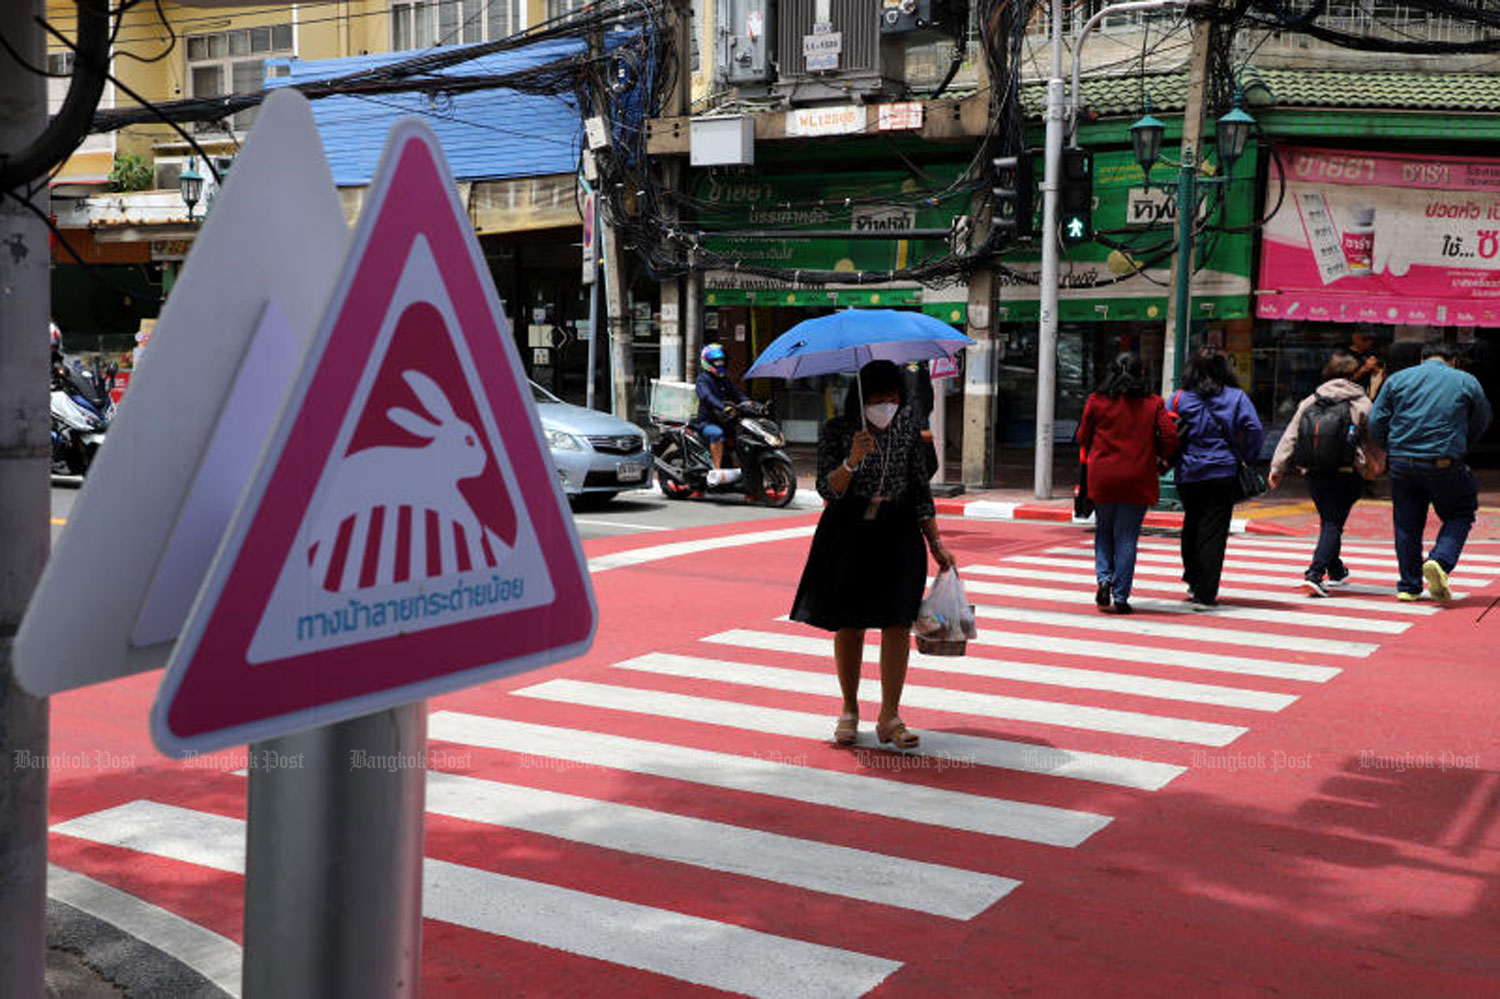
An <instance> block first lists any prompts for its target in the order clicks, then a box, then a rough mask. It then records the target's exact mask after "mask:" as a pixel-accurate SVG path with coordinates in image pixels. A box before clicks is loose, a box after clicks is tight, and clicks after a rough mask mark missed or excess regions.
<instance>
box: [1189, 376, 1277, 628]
mask: <svg viewBox="0 0 1500 999" xmlns="http://www.w3.org/2000/svg"><path fill="white" fill-rule="evenodd" d="M1168 408H1169V409H1170V410H1171V411H1172V413H1173V414H1174V415H1175V416H1176V417H1177V429H1178V433H1179V434H1180V436H1181V437H1182V440H1183V442H1184V444H1183V448H1182V452H1181V454H1180V456H1179V457H1178V460H1177V470H1176V481H1177V495H1178V496H1179V497H1181V499H1182V581H1183V582H1185V583H1187V587H1188V592H1187V598H1188V602H1189V603H1191V604H1192V605H1193V609H1194V610H1203V609H1205V608H1208V607H1212V606H1214V605H1215V604H1216V603H1218V602H1219V576H1220V574H1222V573H1223V571H1224V548H1225V546H1226V545H1227V544H1228V543H1229V522H1230V520H1231V519H1232V518H1233V516H1234V498H1235V478H1236V476H1237V474H1238V472H1239V463H1240V459H1241V458H1244V459H1246V460H1248V461H1254V460H1255V459H1256V458H1257V457H1258V456H1259V455H1260V444H1261V439H1262V438H1263V437H1264V436H1265V431H1264V429H1263V428H1262V427H1261V425H1260V418H1259V417H1257V416H1256V415H1255V407H1254V406H1253V405H1251V403H1250V397H1249V396H1247V395H1245V393H1244V392H1242V391H1240V384H1239V380H1238V379H1236V378H1235V377H1234V368H1233V367H1231V366H1230V363H1229V357H1228V355H1226V354H1225V353H1224V352H1223V351H1221V350H1215V349H1214V348H1212V347H1204V348H1203V349H1202V350H1199V351H1198V353H1196V354H1194V355H1193V357H1192V359H1191V360H1190V361H1188V365H1187V368H1186V370H1184V371H1183V373H1182V388H1181V390H1180V391H1177V392H1174V393H1173V394H1172V401H1171V404H1170V406H1169V407H1168Z"/></svg>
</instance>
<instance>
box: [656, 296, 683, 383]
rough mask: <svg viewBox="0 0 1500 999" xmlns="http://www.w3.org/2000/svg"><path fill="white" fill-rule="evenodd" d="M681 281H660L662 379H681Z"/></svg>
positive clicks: (676, 380) (675, 380)
mask: <svg viewBox="0 0 1500 999" xmlns="http://www.w3.org/2000/svg"><path fill="white" fill-rule="evenodd" d="M681 299H682V281H681V279H679V278H668V279H666V280H665V281H663V282H662V283H661V362H660V367H659V369H658V370H659V371H660V372H661V377H662V379H663V380H664V381H669V382H680V381H682V315H683V308H682V302H681Z"/></svg>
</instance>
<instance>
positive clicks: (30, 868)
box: [0, 0, 52, 999]
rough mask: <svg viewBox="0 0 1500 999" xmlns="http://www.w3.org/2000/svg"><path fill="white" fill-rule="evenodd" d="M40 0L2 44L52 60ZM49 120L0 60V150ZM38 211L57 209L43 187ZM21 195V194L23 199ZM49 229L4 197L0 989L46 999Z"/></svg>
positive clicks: (19, 8) (0, 234) (0, 232)
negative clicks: (36, 645) (36, 596)
mask: <svg viewBox="0 0 1500 999" xmlns="http://www.w3.org/2000/svg"><path fill="white" fill-rule="evenodd" d="M43 10H44V8H43V4H42V2H41V0H17V2H12V3H4V4H0V37H3V38H5V39H6V40H7V41H9V42H10V43H11V44H12V45H13V46H14V47H15V48H16V49H17V50H19V52H20V54H21V58H23V59H25V60H26V62H27V63H29V64H30V65H32V66H41V65H43V64H44V63H45V62H46V45H45V43H44V42H43V36H42V29H41V28H40V27H39V26H38V25H37V23H36V22H35V20H33V18H37V17H40V16H42V14H43ZM46 124H47V90H46V81H45V80H44V79H43V78H42V77H40V76H38V75H36V74H35V73H32V72H28V71H27V70H26V69H25V68H23V67H22V66H20V65H18V64H17V62H16V60H15V59H13V58H11V57H9V56H0V152H16V151H20V150H21V149H24V148H25V147H26V146H27V145H28V144H29V143H30V142H31V140H32V139H34V138H36V136H37V135H39V134H41V131H42V129H43V128H45V127H46ZM38 188H39V190H38V192H37V193H36V194H35V195H33V196H32V198H31V203H32V204H33V205H35V206H36V207H37V208H38V209H39V210H40V211H41V212H42V213H43V215H46V214H48V213H50V211H51V206H50V204H49V201H48V196H47V185H46V184H45V183H42V184H39V185H38ZM16 193H17V194H20V195H22V196H24V195H25V193H26V192H25V191H24V190H20V191H17V192H16ZM50 282H51V252H50V249H49V247H48V242H47V227H46V226H45V225H44V224H43V223H42V221H41V219H39V218H38V217H37V216H36V215H35V214H34V213H32V212H31V211H29V210H28V209H27V208H26V206H25V205H22V204H20V203H18V202H17V201H16V200H15V199H14V198H11V197H7V196H0V400H4V403H3V405H0V774H3V776H0V993H3V994H4V995H5V996H8V997H15V999H40V997H41V996H42V995H43V990H44V989H45V984H44V981H43V971H44V967H45V962H46V955H47V767H46V765H45V764H46V756H47V736H48V731H47V721H48V718H47V700H46V699H45V698H37V697H32V696H31V695H30V694H28V693H26V691H24V690H22V689H21V687H20V685H19V684H17V683H16V679H15V674H14V667H13V664H12V662H11V649H12V647H13V644H14V641H15V635H16V629H17V628H19V627H20V624H21V615H22V614H23V613H24V612H25V610H26V604H27V602H28V601H29V600H30V599H31V594H32V591H33V590H35V589H36V584H37V580H39V579H40V578H41V575H42V565H43V563H45V562H46V561H47V549H48V544H49V541H50V538H51V526H50V508H51V501H52V494H51V490H50V483H51V479H50V477H49V475H48V473H49V471H50V469H51V445H50V442H49V437H48V428H49V426H50V422H49V416H48V413H49V407H48V402H47V391H48V389H47V364H48V362H47V352H48V344H47V336H46V333H45V330H46V329H47V320H48V316H49V313H50V312H51V302H52V292H51V284H50Z"/></svg>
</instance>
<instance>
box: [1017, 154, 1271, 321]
mask: <svg viewBox="0 0 1500 999" xmlns="http://www.w3.org/2000/svg"><path fill="white" fill-rule="evenodd" d="M1255 162H1256V157H1255V146H1254V144H1253V143H1251V144H1250V145H1249V146H1247V147H1246V150H1245V154H1244V155H1243V156H1242V157H1241V158H1240V160H1239V168H1240V172H1239V173H1237V174H1236V176H1235V177H1234V179H1233V181H1232V182H1230V183H1229V184H1227V185H1224V184H1215V185H1212V186H1203V187H1200V188H1199V189H1198V191H1199V196H1200V198H1201V199H1203V204H1204V205H1205V206H1206V208H1208V209H1211V213H1210V214H1208V215H1207V216H1203V211H1202V210H1200V216H1201V217H1200V220H1199V224H1200V226H1201V225H1202V224H1203V222H1204V221H1205V219H1208V220H1211V221H1212V222H1213V226H1212V227H1211V228H1208V229H1206V230H1205V231H1203V232H1202V233H1201V234H1200V235H1199V237H1198V239H1197V242H1196V244H1195V246H1194V252H1193V266H1194V268H1195V270H1196V273H1195V274H1194V276H1193V298H1192V315H1193V318H1194V319H1200V320H1209V319H1241V318H1245V317H1247V316H1249V315H1250V314H1251V308H1250V264H1251V259H1252V258H1251V244H1252V238H1251V236H1252V234H1251V233H1250V232H1249V231H1241V232H1235V231H1223V230H1226V229H1228V230H1233V229H1244V228H1246V227H1248V226H1249V224H1250V223H1251V222H1252V221H1253V220H1254V212H1255V191H1256V179H1255V174H1254V170H1253V164H1254V163H1255ZM1151 179H1152V180H1153V181H1154V182H1155V184H1156V185H1158V186H1157V187H1155V188H1153V189H1152V190H1149V191H1148V190H1146V189H1145V188H1144V187H1143V186H1142V176H1141V168H1140V165H1139V164H1138V163H1136V161H1135V157H1134V156H1133V155H1132V154H1131V152H1130V151H1129V150H1120V151H1111V152H1096V153H1095V154H1094V210H1093V224H1094V231H1095V233H1096V238H1095V239H1094V241H1092V242H1088V243H1080V244H1078V245H1075V246H1067V247H1064V248H1063V250H1062V256H1061V260H1060V265H1059V281H1060V283H1061V288H1060V290H1059V292H1058V319H1059V321H1061V322H1111V321H1117V320H1127V321H1129V320H1165V319H1166V315H1167V292H1168V284H1169V282H1170V278H1171V266H1172V249H1173V245H1174V243H1175V241H1176V233H1177V229H1176V221H1177V205H1176V191H1175V183H1176V180H1177V171H1176V170H1175V169H1174V168H1173V167H1172V166H1170V165H1163V164H1160V163H1159V164H1157V166H1156V168H1155V169H1154V170H1152V172H1151ZM1163 184H1171V185H1173V190H1171V191H1163V190H1162V189H1161V187H1160V185H1163ZM1220 199H1222V200H1223V209H1222V211H1220V210H1219V202H1220ZM1037 202H1038V205H1040V202H1041V198H1040V197H1038V198H1037ZM1288 209H1290V210H1293V211H1295V208H1291V206H1283V210H1284V211H1285V210H1288ZM1002 262H1003V267H1002V269H1001V273H1000V275H999V281H1000V294H999V302H998V310H997V316H996V318H997V319H998V320H999V321H1000V322H1002V323H1004V322H1035V321H1036V320H1037V318H1038V313H1039V311H1040V309H1039V301H1038V298H1039V296H1038V278H1039V276H1040V274H1041V250H1040V247H1039V244H1038V243H1036V242H1033V243H1032V244H1031V245H1030V246H1028V247H1025V248H1017V249H1015V250H1013V251H1011V252H1009V253H1006V254H1005V255H1004V257H1003V258H1002Z"/></svg>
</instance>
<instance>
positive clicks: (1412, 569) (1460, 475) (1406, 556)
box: [1389, 455, 1479, 593]
mask: <svg viewBox="0 0 1500 999" xmlns="http://www.w3.org/2000/svg"><path fill="white" fill-rule="evenodd" d="M1389 467H1390V473H1391V527H1392V529H1393V530H1394V533H1395V535H1396V565H1397V568H1398V569H1399V570H1400V573H1401V577H1400V580H1399V582H1397V584H1396V587H1397V589H1400V590H1402V591H1403V592H1406V593H1421V592H1422V532H1423V531H1424V530H1425V529H1426V527H1427V507H1428V504H1431V505H1432V509H1433V510H1435V511H1436V512H1437V515H1438V519H1439V520H1441V521H1442V522H1443V526H1442V527H1441V528H1439V529H1438V535H1437V541H1435V542H1434V543H1433V545H1432V552H1431V554H1429V555H1428V558H1430V559H1432V560H1433V561H1434V562H1436V563H1437V564H1438V565H1440V566H1442V567H1443V571H1444V572H1452V571H1453V567H1454V566H1456V565H1458V556H1459V554H1460V553H1462V552H1463V550H1464V541H1465V540H1467V538H1468V537H1469V528H1471V527H1473V526H1474V513H1475V511H1477V510H1478V509H1479V490H1478V488H1477V487H1476V486H1475V485H1474V476H1473V474H1471V473H1470V472H1469V466H1468V465H1465V464H1464V463H1463V462H1461V461H1455V462H1454V463H1453V464H1451V465H1448V466H1447V467H1446V468H1438V467H1437V466H1436V465H1434V464H1432V463H1430V462H1418V461H1410V460H1408V459H1405V458H1398V457H1396V456H1394V455H1392V456H1391V459H1390V462H1389Z"/></svg>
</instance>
